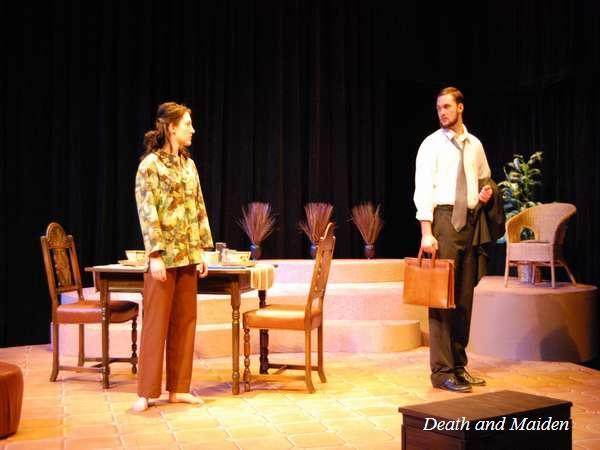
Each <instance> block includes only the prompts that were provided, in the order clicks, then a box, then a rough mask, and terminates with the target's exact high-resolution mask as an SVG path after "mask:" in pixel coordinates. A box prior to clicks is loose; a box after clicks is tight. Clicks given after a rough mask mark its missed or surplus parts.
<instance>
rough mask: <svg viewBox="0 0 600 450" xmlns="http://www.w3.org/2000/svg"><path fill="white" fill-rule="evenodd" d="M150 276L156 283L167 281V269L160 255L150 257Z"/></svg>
mask: <svg viewBox="0 0 600 450" xmlns="http://www.w3.org/2000/svg"><path fill="white" fill-rule="evenodd" d="M150 275H152V278H154V279H155V280H156V281H162V282H165V281H167V269H166V268H165V263H164V261H163V260H162V258H161V257H160V255H158V256H150Z"/></svg>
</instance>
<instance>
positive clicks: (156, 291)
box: [137, 265, 198, 398]
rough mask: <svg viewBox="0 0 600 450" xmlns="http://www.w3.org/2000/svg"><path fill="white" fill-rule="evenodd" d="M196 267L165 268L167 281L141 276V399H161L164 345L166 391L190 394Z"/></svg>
mask: <svg viewBox="0 0 600 450" xmlns="http://www.w3.org/2000/svg"><path fill="white" fill-rule="evenodd" d="M197 284H198V274H197V271H196V266H195V265H190V266H185V267H176V268H173V269H167V280H166V281H164V282H161V281H156V280H155V279H154V278H152V275H151V274H150V273H149V272H147V273H145V274H144V301H143V305H144V314H143V319H142V341H141V345H140V362H139V371H138V387H137V393H138V395H139V396H140V397H146V398H156V397H160V394H161V392H162V391H161V385H162V370H163V358H164V354H165V343H166V346H167V353H166V363H167V380H166V381H167V382H166V389H167V391H169V392H173V393H175V392H189V390H190V382H191V379H192V361H193V357H194V337H195V335H196V289H197Z"/></svg>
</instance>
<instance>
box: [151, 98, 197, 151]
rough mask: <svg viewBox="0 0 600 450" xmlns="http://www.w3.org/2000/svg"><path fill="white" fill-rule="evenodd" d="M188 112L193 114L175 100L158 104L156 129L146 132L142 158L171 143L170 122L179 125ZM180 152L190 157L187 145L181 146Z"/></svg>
mask: <svg viewBox="0 0 600 450" xmlns="http://www.w3.org/2000/svg"><path fill="white" fill-rule="evenodd" d="M186 112H187V113H189V114H192V110H191V109H190V108H188V107H187V106H185V105H181V104H179V103H175V102H166V103H162V104H161V105H159V106H158V109H157V111H156V121H155V122H154V129H153V130H150V131H147V132H146V134H144V154H143V155H142V157H141V159H144V158H145V157H146V156H148V155H149V154H150V153H152V152H155V151H157V150H160V149H161V148H163V147H164V146H165V145H168V146H170V145H171V144H170V142H169V139H168V136H169V124H170V123H172V124H173V125H177V124H178V123H179V121H180V120H181V119H182V117H183V115H184V114H185V113H186ZM179 153H180V154H181V155H183V156H184V157H186V158H189V157H190V152H189V151H188V149H187V148H186V147H181V148H180V149H179Z"/></svg>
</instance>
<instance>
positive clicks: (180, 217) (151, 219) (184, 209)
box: [135, 150, 213, 269]
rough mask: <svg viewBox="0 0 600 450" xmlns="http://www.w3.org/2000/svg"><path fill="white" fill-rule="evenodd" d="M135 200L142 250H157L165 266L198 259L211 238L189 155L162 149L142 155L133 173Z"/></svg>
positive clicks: (197, 178) (148, 251)
mask: <svg viewBox="0 0 600 450" xmlns="http://www.w3.org/2000/svg"><path fill="white" fill-rule="evenodd" d="M135 200H136V203H137V209H138V215H139V218H140V226H141V228H142V235H143V237H144V246H145V248H146V254H150V253H152V252H156V251H160V252H161V256H162V259H163V261H164V263H165V266H166V268H167V269H168V268H172V267H181V266H187V265H190V264H199V263H200V262H201V260H202V250H203V249H204V248H210V247H212V246H213V239H212V235H211V232H210V225H209V223H208V217H207V215H206V207H205V206H204V197H203V196H202V189H201V188H200V178H199V177H198V171H197V170H196V165H195V164H194V161H193V160H192V159H191V158H185V157H183V156H181V157H180V156H176V155H171V154H169V153H167V152H165V151H162V150H159V151H156V152H154V153H151V154H149V155H148V156H146V157H145V158H144V159H143V160H142V162H141V163H140V165H139V167H138V171H137V174H136V177H135Z"/></svg>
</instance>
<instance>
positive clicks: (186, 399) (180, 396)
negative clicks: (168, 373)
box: [169, 392, 204, 405]
mask: <svg viewBox="0 0 600 450" xmlns="http://www.w3.org/2000/svg"><path fill="white" fill-rule="evenodd" d="M169 402H170V403H190V404H192V405H202V404H203V403H204V402H203V401H202V399H201V398H200V397H196V396H195V395H194V394H189V393H187V392H185V393H183V392H169Z"/></svg>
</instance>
